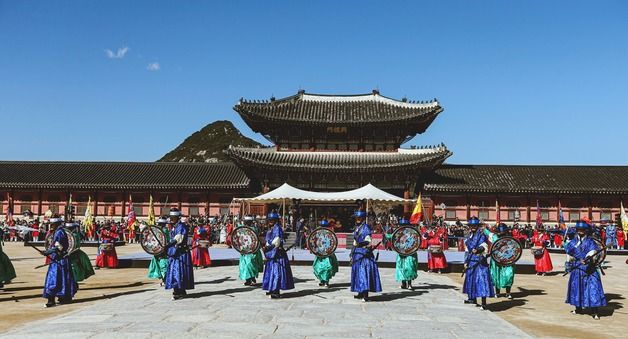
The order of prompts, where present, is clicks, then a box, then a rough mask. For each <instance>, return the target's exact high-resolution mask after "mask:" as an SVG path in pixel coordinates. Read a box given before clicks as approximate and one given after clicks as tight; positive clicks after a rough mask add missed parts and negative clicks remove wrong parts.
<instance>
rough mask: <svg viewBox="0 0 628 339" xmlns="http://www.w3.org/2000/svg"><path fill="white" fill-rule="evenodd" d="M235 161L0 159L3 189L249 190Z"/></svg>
mask: <svg viewBox="0 0 628 339" xmlns="http://www.w3.org/2000/svg"><path fill="white" fill-rule="evenodd" d="M248 185H249V178H248V177H247V176H246V175H245V174H244V172H242V170H240V169H239V168H238V167H237V166H235V165H234V164H232V163H218V164H206V163H168V162H24V161H22V162H20V161H0V188H35V189H246V188H248Z"/></svg>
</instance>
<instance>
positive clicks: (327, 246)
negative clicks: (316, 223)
mask: <svg viewBox="0 0 628 339" xmlns="http://www.w3.org/2000/svg"><path fill="white" fill-rule="evenodd" d="M337 247H338V237H336V233H334V231H332V230H330V229H328V228H325V227H319V228H317V229H315V230H314V231H312V233H310V235H309V236H308V237H307V248H308V249H309V250H310V252H312V254H314V255H315V256H317V257H328V256H330V255H332V254H334V252H335V251H336V248H337Z"/></svg>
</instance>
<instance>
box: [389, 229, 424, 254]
mask: <svg viewBox="0 0 628 339" xmlns="http://www.w3.org/2000/svg"><path fill="white" fill-rule="evenodd" d="M390 242H391V244H392V248H393V250H395V252H397V253H399V254H401V255H412V254H414V253H416V252H417V251H418V250H419V247H420V246H421V234H420V233H419V230H417V229H416V228H415V227H413V226H401V227H399V228H397V229H396V230H395V231H394V232H393V234H392V239H391V240H390Z"/></svg>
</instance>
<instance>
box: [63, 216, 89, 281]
mask: <svg viewBox="0 0 628 339" xmlns="http://www.w3.org/2000/svg"><path fill="white" fill-rule="evenodd" d="M65 228H67V229H69V230H70V231H71V232H72V236H73V237H74V244H76V248H75V249H74V251H73V252H71V253H70V256H69V259H70V267H71V268H72V275H73V276H74V280H75V281H76V282H77V283H78V282H81V281H83V280H85V279H87V278H89V277H91V276H92V275H94V274H95V273H94V267H93V266H92V262H91V261H90V260H89V257H88V256H87V254H86V253H85V252H83V250H81V249H80V248H81V231H80V229H79V227H78V224H77V223H74V222H66V223H65Z"/></svg>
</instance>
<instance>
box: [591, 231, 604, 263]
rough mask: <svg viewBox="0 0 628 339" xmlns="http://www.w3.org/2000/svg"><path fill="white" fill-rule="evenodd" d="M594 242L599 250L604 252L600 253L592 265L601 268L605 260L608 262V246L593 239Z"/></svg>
mask: <svg viewBox="0 0 628 339" xmlns="http://www.w3.org/2000/svg"><path fill="white" fill-rule="evenodd" d="M593 240H594V241H595V242H596V243H597V245H598V247H599V249H602V248H603V249H604V250H603V251H601V252H600V253H598V254H597V255H596V256H595V257H594V258H593V259H592V261H591V263H592V265H594V266H596V267H597V266H600V265H602V264H603V263H604V260H606V246H604V244H603V243H602V241H600V240H598V239H596V238H593Z"/></svg>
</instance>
